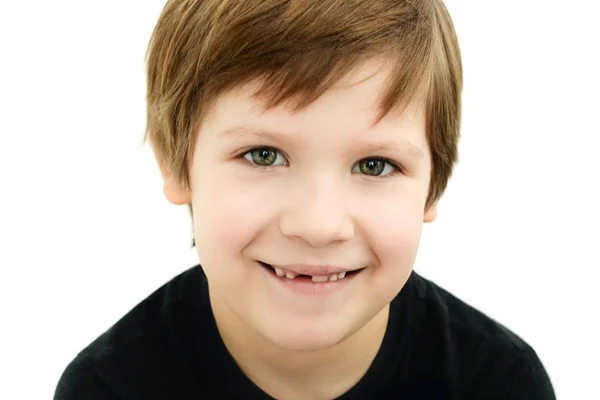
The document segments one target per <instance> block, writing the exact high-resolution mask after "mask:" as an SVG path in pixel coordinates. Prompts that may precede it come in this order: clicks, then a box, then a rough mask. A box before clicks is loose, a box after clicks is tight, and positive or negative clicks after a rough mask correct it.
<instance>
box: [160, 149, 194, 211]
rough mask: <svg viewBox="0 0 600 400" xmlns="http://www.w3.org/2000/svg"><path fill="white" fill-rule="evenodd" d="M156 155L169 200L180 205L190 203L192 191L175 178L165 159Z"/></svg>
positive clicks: (164, 191) (164, 190) (165, 192)
mask: <svg viewBox="0 0 600 400" xmlns="http://www.w3.org/2000/svg"><path fill="white" fill-rule="evenodd" d="M154 157H155V158H156V162H157V164H158V168H159V169H160V174H161V175H162V178H163V193H164V194H165V197H166V198H167V200H168V201H169V202H171V203H173V204H175V205H178V206H181V205H184V204H190V203H191V202H192V194H191V191H190V190H189V189H188V188H187V187H186V186H185V184H183V183H181V182H179V181H178V180H177V179H176V178H175V176H174V175H173V174H172V173H171V171H170V170H169V168H168V167H167V166H166V164H165V163H164V162H163V160H162V159H161V158H160V157H158V156H157V155H156V153H155V154H154Z"/></svg>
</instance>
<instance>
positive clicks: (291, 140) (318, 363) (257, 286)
mask: <svg viewBox="0 0 600 400" xmlns="http://www.w3.org/2000/svg"><path fill="white" fill-rule="evenodd" d="M461 90H462V69H461V60H460V53H459V47H458V43H457V40H456V37H455V32H454V29H453V26H452V22H451V19H450V17H449V15H448V13H447V11H446V9H445V7H444V5H443V4H442V2H441V1H440V0H412V1H409V0H369V1H365V0H352V1H348V0H347V1H341V0H319V1H308V0H304V1H303V0H244V1H240V0H202V1H193V0H172V1H169V2H168V3H167V5H166V7H165V9H164V10H163V13H162V15H161V17H160V19H159V21H158V24H157V26H156V29H155V31H154V33H153V36H152V39H151V42H150V46H149V53H148V138H149V140H150V142H151V144H152V146H153V149H154V152H155V155H156V158H157V161H158V164H159V166H160V169H161V172H162V175H163V178H164V193H165V196H166V197H167V199H168V200H169V201H170V202H172V203H174V204H179V205H190V207H191V209H192V210H193V221H194V232H195V243H196V247H197V249H198V254H199V257H200V260H201V262H202V266H197V267H195V268H192V269H190V270H188V271H186V272H185V273H183V274H181V275H180V276H178V277H176V278H175V279H173V280H172V281H171V282H169V283H167V284H166V285H165V286H164V287H162V288H160V289H159V290H158V291H157V292H155V293H154V294H152V295H151V296H150V297H148V298H147V299H146V300H144V301H143V302H142V303H140V304H139V305H138V306H137V307H136V308H134V309H133V310H132V311H131V312H130V313H129V314H128V315H126V316H125V317H124V318H123V319H121V321H119V322H118V323H117V324H116V325H115V326H113V327H112V328H111V329H110V330H109V331H108V332H106V333H104V334H103V335H102V336H100V337H99V338H98V339H97V340H96V341H95V342H93V343H92V344H91V345H90V346H88V347H87V348H86V349H85V350H84V351H83V352H81V353H80V354H79V355H78V356H77V358H76V359H75V360H74V361H73V362H72V363H71V364H70V365H69V367H68V368H67V370H66V371H65V373H64V375H63V377H62V378H61V381H60V383H59V385H58V388H57V391H56V396H55V398H56V399H59V400H66V399H90V400H94V399H206V398H209V399H268V398H276V399H334V398H340V399H553V398H554V394H553V390H552V387H551V384H550V381H549V379H548V376H547V374H546V372H545V370H544V368H543V366H542V364H541V363H540V361H539V359H538V357H537V355H536V353H535V352H534V351H533V350H532V348H531V347H530V346H528V345H527V344H526V343H524V342H523V341H522V340H521V339H520V338H518V337H517V336H515V335H514V334H513V333H511V332H510V331H508V330H507V329H506V328H504V327H502V326H501V325H499V324H498V323H496V322H494V321H493V320H492V319H490V318H488V317H486V316H485V315H483V314H482V313H480V312H478V311H476V310H475V309H473V308H471V307H469V306H468V305H466V304H464V303H462V302H461V301H460V300H458V299H457V298H455V297H454V296H452V295H451V294H449V293H448V292H446V291H444V290H443V289H441V288H439V287H437V286H436V285H435V284H433V283H431V282H430V281H428V280H426V279H424V278H422V277H421V276H419V275H418V274H416V273H415V272H413V270H412V266H413V262H414V259H415V256H416V253H417V248H418V243H419V237H420V232H421V225H422V223H423V222H431V221H433V220H434V219H435V218H436V206H437V202H438V200H439V199H440V197H441V196H442V193H443V192H444V189H445V187H446V184H447V182H448V179H449V177H450V175H451V171H452V167H453V165H454V163H455V161H456V159H457V142H458V136H459V125H460V112H461V101H460V96H461Z"/></svg>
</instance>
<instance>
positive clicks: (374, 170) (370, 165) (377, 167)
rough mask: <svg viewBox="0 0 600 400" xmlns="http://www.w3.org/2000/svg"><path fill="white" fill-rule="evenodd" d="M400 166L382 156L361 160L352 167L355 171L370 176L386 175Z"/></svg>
mask: <svg viewBox="0 0 600 400" xmlns="http://www.w3.org/2000/svg"><path fill="white" fill-rule="evenodd" d="M397 169H398V168H396V167H395V166H394V165H392V164H390V163H389V162H387V161H385V160H383V159H380V158H365V159H364V160H360V161H359V162H358V163H357V164H356V165H355V167H354V168H353V169H352V172H354V173H360V174H364V175H369V176H385V175H389V174H391V173H393V172H394V171H396V170H397Z"/></svg>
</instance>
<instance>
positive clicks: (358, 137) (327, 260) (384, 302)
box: [158, 61, 437, 399]
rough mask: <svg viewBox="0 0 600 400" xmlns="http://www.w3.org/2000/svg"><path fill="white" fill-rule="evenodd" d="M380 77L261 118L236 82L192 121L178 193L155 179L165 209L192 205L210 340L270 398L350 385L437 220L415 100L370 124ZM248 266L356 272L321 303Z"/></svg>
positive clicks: (170, 183) (372, 66) (363, 72)
mask: <svg viewBox="0 0 600 400" xmlns="http://www.w3.org/2000/svg"><path fill="white" fill-rule="evenodd" d="M387 74H388V70H387V69H386V67H385V64H383V63H381V62H377V61H372V62H368V63H365V64H363V65H361V66H360V67H359V68H357V69H356V70H355V71H353V72H352V73H351V74H349V75H348V76H347V77H346V78H344V79H343V80H342V81H340V82H338V84H337V85H336V86H335V87H333V88H332V89H330V90H329V91H328V92H326V93H325V94H324V95H323V96H322V97H320V98H319V99H318V100H317V101H315V102H314V103H313V104H311V105H310V106H309V107H308V108H306V109H304V110H302V111H299V112H293V111H291V110H290V109H289V108H286V107H285V106H281V107H278V108H275V109H272V110H269V111H266V112H265V111H264V110H263V108H262V103H261V101H260V100H259V99H257V98H252V97H251V93H252V90H253V89H255V88H256V84H257V83H256V82H250V83H249V84H247V85H244V86H241V87H238V88H236V89H235V90H233V91H230V92H228V93H225V94H224V95H222V96H221V97H220V98H219V99H218V100H217V102H216V103H215V104H214V107H212V108H211V110H210V112H209V113H208V114H207V117H206V118H205V120H204V121H203V124H202V127H201V129H200V132H199V133H198V138H197V141H196V144H195V148H194V153H193V159H192V163H191V170H190V177H191V187H190V188H187V187H184V186H183V185H181V184H180V183H179V182H178V181H176V180H175V179H174V178H173V176H172V175H171V174H170V173H169V171H168V170H166V169H165V168H161V171H162V174H163V178H164V182H165V183H164V193H165V195H166V197H167V199H168V200H169V201H171V202H172V203H174V204H181V205H183V204H190V203H191V204H192V207H193V210H194V231H195V239H196V247H197V249H198V255H199V257H200V260H201V262H202V265H203V268H204V270H205V272H206V275H207V277H208V280H209V285H210V298H211V304H212V307H213V312H214V315H215V319H216V321H217V325H218V328H219V331H220V333H221V336H222V338H223V341H224V343H225V345H226V346H227V348H228V350H229V351H230V353H231V354H232V356H233V357H234V359H235V360H236V362H237V363H238V364H239V366H240V367H241V369H242V370H243V371H244V372H245V373H246V375H248V377H249V378H250V379H252V380H253V381H254V382H255V383H256V384H257V385H258V386H259V387H261V388H262V389H263V390H265V391H266V392H267V393H269V394H270V395H271V396H274V397H276V398H284V399H295V398H298V399H300V398H304V399H305V398H315V399H319V398H323V399H325V398H329V399H331V398H333V397H336V396H339V395H340V394H342V393H344V392H345V391H347V390H348V389H349V388H350V387H352V386H353V385H354V384H355V383H356V382H358V381H359V380H360V378H361V377H362V376H363V375H364V373H365V372H366V371H367V369H368V367H369V366H370V364H371V363H372V361H373V359H374V357H375V355H376V354H377V351H378V349H379V347H380V345H381V341H382V339H383V336H384V333H385V329H386V326H387V320H388V314H389V303H390V302H391V300H392V299H393V298H394V297H395V296H396V295H397V294H398V292H399V291H400V290H401V289H402V287H403V286H404V284H405V283H406V281H407V279H408V277H409V275H410V273H411V271H412V268H413V263H414V260H415V257H416V254H417V249H418V245H419V240H420V235H421V228H422V224H423V222H431V221H433V220H434V219H435V217H436V215H437V209H436V205H435V204H434V205H433V206H431V207H429V208H428V209H425V201H426V198H427V193H428V188H429V177H430V174H431V157H430V152H429V149H428V146H427V140H426V135H425V119H424V108H423V106H422V104H423V103H422V101H419V100H418V99H415V100H414V101H413V102H412V103H411V104H410V105H409V107H407V108H406V109H405V110H404V111H403V112H402V113H401V114H400V113H390V114H388V116H387V117H386V118H384V119H383V120H382V121H380V122H379V123H378V124H376V125H374V121H375V118H376V116H377V112H378V109H377V104H378V93H380V91H381V89H382V87H383V85H384V84H385V78H386V77H387ZM265 132H266V133H265ZM265 147H267V148H268V149H267V152H264V151H263V152H255V153H248V152H249V151H251V150H252V149H256V148H259V149H260V148H265ZM269 149H272V150H273V151H270V150H269ZM261 155H267V157H261ZM253 156H254V157H253ZM380 158H385V159H388V160H390V161H391V162H390V163H389V164H388V163H387V162H381V163H378V159H380ZM256 160H258V161H259V163H262V164H268V165H262V166H257V165H256ZM158 161H159V165H162V163H161V162H160V160H158ZM271 161H273V162H271ZM369 161H372V163H371V164H369ZM373 162H374V163H373ZM374 165H375V166H376V168H371V169H369V166H371V167H373V166H374ZM382 167H383V168H382ZM396 167H398V169H397V168H396ZM257 260H260V261H263V262H267V263H269V264H280V265H281V264H313V265H314V264H318V265H323V264H328V265H335V266H342V267H345V268H351V269H356V268H362V267H366V268H365V269H364V270H363V271H361V272H360V273H359V274H357V275H356V276H355V277H354V278H353V279H352V280H349V281H348V282H346V283H345V285H344V286H343V288H342V289H341V290H339V291H337V292H336V293H334V294H332V295H331V296H325V297H314V296H312V297H311V296H302V295H298V294H296V293H294V292H292V291H290V290H287V289H285V288H284V286H282V285H280V284H279V282H277V281H276V279H274V278H273V276H272V275H269V273H268V272H267V271H266V270H265V269H264V267H262V266H260V265H259V264H258V263H257Z"/></svg>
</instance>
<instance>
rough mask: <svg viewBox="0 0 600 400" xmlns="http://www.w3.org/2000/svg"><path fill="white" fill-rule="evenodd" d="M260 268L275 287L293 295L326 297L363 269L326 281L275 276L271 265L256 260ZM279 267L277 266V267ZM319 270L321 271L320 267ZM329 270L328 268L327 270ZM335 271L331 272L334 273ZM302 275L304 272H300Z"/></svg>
mask: <svg viewBox="0 0 600 400" xmlns="http://www.w3.org/2000/svg"><path fill="white" fill-rule="evenodd" d="M258 265H259V266H260V268H261V269H262V270H263V271H264V273H265V274H267V275H268V278H269V280H270V281H271V282H273V283H275V285H277V287H279V288H281V289H284V290H285V292H287V293H290V292H291V293H292V294H295V295H300V296H303V297H321V298H322V297H328V296H333V295H335V294H336V293H339V292H341V291H342V290H343V289H344V288H345V287H347V286H348V285H349V284H351V283H352V281H353V280H354V279H356V278H357V277H358V276H359V275H361V273H362V272H363V270H364V269H366V268H361V269H359V270H354V271H357V272H355V273H350V274H348V275H346V276H345V277H344V278H343V279H338V280H336V281H333V282H332V281H327V282H313V281H312V280H311V279H310V278H308V277H305V276H298V277H296V278H294V279H288V278H286V277H285V276H284V277H280V276H277V274H276V273H275V271H274V270H273V268H272V266H269V265H268V264H265V263H262V262H258ZM277 268H279V267H277ZM330 270H331V271H335V270H334V269H330ZM319 271H323V270H322V269H321V270H319ZM328 271H329V270H328ZM344 271H352V270H347V269H342V270H340V272H344ZM334 273H336V272H331V274H334ZM302 275H304V274H302ZM315 275H316V274H315Z"/></svg>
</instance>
